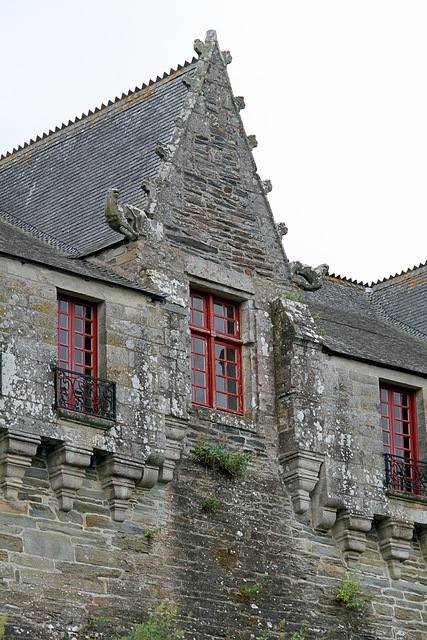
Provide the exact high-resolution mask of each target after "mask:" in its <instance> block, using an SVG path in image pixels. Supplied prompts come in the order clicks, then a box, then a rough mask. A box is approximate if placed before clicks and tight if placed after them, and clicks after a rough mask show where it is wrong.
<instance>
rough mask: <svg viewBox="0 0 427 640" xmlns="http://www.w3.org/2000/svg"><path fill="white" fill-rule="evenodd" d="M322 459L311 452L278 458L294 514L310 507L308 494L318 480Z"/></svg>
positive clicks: (293, 453) (297, 452)
mask: <svg viewBox="0 0 427 640" xmlns="http://www.w3.org/2000/svg"><path fill="white" fill-rule="evenodd" d="M323 459H324V457H323V456H322V455H321V454H319V453H315V452H313V451H302V450H300V451H293V452H292V453H286V454H285V455H283V456H281V457H280V458H279V463H280V465H281V466H282V467H283V473H282V481H283V484H284V485H285V486H286V488H287V490H288V491H289V493H290V495H291V500H292V505H293V507H294V511H295V513H305V512H306V511H307V510H308V509H309V507H310V493H311V492H312V491H313V489H314V487H315V486H316V484H317V482H318V480H319V470H320V465H321V464H322V462H323Z"/></svg>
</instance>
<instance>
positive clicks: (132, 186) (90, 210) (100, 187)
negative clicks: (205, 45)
mask: <svg viewBox="0 0 427 640" xmlns="http://www.w3.org/2000/svg"><path fill="white" fill-rule="evenodd" d="M196 65H197V61H196V60H195V59H193V61H192V62H191V63H185V65H184V66H183V67H181V66H179V67H178V69H177V70H176V71H173V70H172V69H171V71H170V73H169V74H165V75H164V76H163V78H159V77H158V78H157V80H156V81H155V82H153V81H150V84H149V85H148V86H146V85H143V87H142V88H141V89H135V91H130V92H129V93H128V94H127V95H125V94H123V95H122V97H121V98H120V99H119V98H116V101H115V102H111V101H110V102H109V103H108V105H107V106H104V105H103V106H102V107H101V109H97V110H96V111H95V113H91V112H89V114H88V115H87V116H84V117H82V118H81V119H76V120H75V122H74V123H71V122H69V124H68V126H65V125H63V127H62V128H61V129H57V130H56V131H55V132H51V133H50V134H49V135H46V136H43V138H41V139H39V138H38V140H37V141H36V142H31V143H30V144H29V145H26V146H24V148H21V149H20V150H18V151H15V152H14V153H12V154H11V155H8V156H6V158H2V160H1V161H0V202H1V205H2V208H3V210H4V211H5V212H6V213H7V214H11V215H13V216H15V217H17V218H19V219H20V220H22V221H23V222H26V223H29V224H33V225H35V226H36V227H37V228H38V229H39V231H41V232H42V233H46V234H49V235H52V236H54V237H55V238H57V239H58V240H59V241H61V242H63V243H65V244H67V245H71V246H72V247H74V248H75V249H76V250H77V251H78V252H79V253H80V254H81V255H87V254H89V253H93V252H95V251H97V250H100V249H102V248H105V247H106V246H109V245H111V244H113V243H115V242H117V241H121V240H123V236H121V235H120V234H118V233H116V232H115V231H113V230H112V229H111V228H110V227H109V226H108V225H107V224H106V222H105V219H104V200H105V194H106V192H107V190H108V189H109V188H110V187H115V188H117V189H119V192H120V198H119V200H120V202H126V203H128V204H132V205H134V206H137V207H140V208H141V207H143V206H144V203H145V197H146V196H145V194H144V193H143V191H142V190H141V188H140V185H141V181H142V179H143V178H144V177H145V176H150V177H151V178H152V179H154V178H155V177H156V175H157V172H158V169H159V167H160V162H161V161H160V158H159V156H158V155H157V154H156V153H155V152H154V147H155V145H156V142H158V141H161V142H165V143H166V142H168V141H169V140H170V138H171V135H172V132H173V128H174V118H175V117H176V116H177V115H178V114H179V113H180V111H181V108H182V106H183V103H184V99H185V97H186V95H187V93H188V91H187V89H186V87H185V86H184V85H183V83H182V79H183V77H184V76H186V75H187V76H188V75H192V74H193V73H194V71H195V67H196Z"/></svg>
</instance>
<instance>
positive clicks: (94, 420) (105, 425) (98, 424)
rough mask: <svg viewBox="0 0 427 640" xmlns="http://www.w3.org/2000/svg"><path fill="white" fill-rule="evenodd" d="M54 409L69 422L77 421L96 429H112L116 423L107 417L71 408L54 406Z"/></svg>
mask: <svg viewBox="0 0 427 640" xmlns="http://www.w3.org/2000/svg"><path fill="white" fill-rule="evenodd" d="M54 411H55V412H56V414H57V415H58V417H59V418H62V419H63V420H67V421H69V422H77V423H78V424H84V425H86V426H88V427H93V428H94V429H103V430H104V431H105V430H107V429H111V427H114V425H115V424H116V423H115V421H114V420H107V419H106V418H99V417H98V416H91V415H88V414H87V413H80V412H79V411H71V410H70V409H64V408H62V407H56V408H54Z"/></svg>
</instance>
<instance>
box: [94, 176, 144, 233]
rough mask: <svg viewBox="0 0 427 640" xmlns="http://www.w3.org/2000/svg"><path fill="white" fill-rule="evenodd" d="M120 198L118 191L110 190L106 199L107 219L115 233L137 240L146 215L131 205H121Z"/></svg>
mask: <svg viewBox="0 0 427 640" xmlns="http://www.w3.org/2000/svg"><path fill="white" fill-rule="evenodd" d="M118 197H119V192H118V190H117V189H108V191H107V195H106V197H105V209H104V212H105V219H106V221H107V223H108V224H109V226H110V227H111V228H112V229H113V230H114V231H117V232H118V233H121V234H122V235H124V236H125V237H126V238H128V239H129V240H137V239H138V236H139V232H140V228H141V221H142V218H143V217H144V213H143V212H142V211H140V210H139V209H137V207H133V206H132V205H129V204H125V205H119V203H118Z"/></svg>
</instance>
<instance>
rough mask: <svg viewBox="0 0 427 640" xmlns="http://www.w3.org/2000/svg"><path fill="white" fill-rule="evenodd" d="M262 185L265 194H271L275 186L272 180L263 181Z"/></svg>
mask: <svg viewBox="0 0 427 640" xmlns="http://www.w3.org/2000/svg"><path fill="white" fill-rule="evenodd" d="M261 184H262V186H263V189H264V191H265V193H270V192H271V191H272V190H273V185H272V184H271V180H261Z"/></svg>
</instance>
